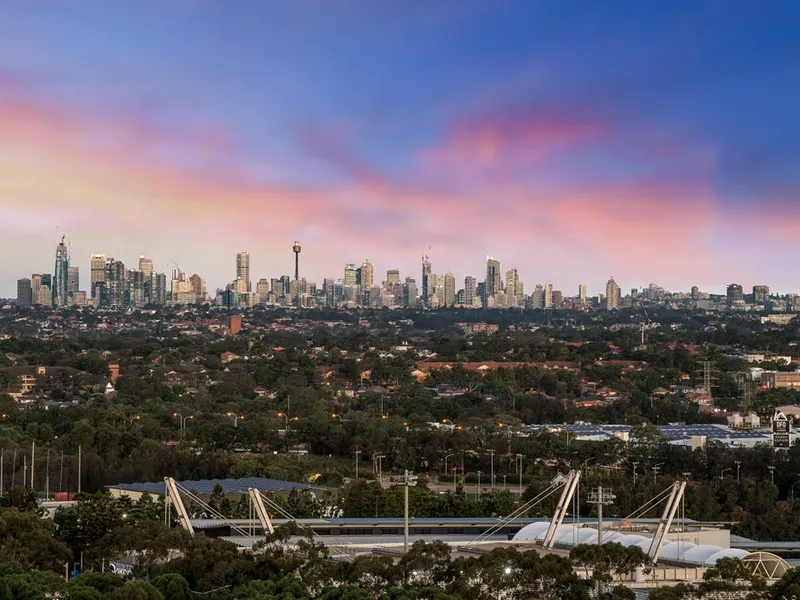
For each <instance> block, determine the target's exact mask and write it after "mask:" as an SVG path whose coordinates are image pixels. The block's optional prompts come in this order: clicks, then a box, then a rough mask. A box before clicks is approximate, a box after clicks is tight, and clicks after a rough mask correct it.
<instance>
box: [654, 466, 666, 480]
mask: <svg viewBox="0 0 800 600" xmlns="http://www.w3.org/2000/svg"><path fill="white" fill-rule="evenodd" d="M663 464H664V463H658V464H657V465H656V466H655V467H653V481H654V482H655V481H656V479H657V478H658V472H659V471H660V470H661V465H663Z"/></svg>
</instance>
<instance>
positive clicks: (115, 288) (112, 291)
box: [101, 258, 127, 306]
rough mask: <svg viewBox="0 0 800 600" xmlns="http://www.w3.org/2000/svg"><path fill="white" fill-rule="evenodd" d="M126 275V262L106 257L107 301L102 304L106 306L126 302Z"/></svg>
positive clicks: (119, 304) (120, 304)
mask: <svg viewBox="0 0 800 600" xmlns="http://www.w3.org/2000/svg"><path fill="white" fill-rule="evenodd" d="M126 276H127V271H126V270H125V263H123V262H122V261H120V260H114V259H113V258H106V283H105V287H106V289H105V293H106V294H107V299H106V300H105V303H101V304H103V305H104V306H122V305H123V304H124V296H125V278H126ZM101 299H102V298H101Z"/></svg>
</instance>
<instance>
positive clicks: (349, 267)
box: [344, 263, 358, 286]
mask: <svg viewBox="0 0 800 600" xmlns="http://www.w3.org/2000/svg"><path fill="white" fill-rule="evenodd" d="M344 284H345V285H349V286H354V285H358V269H357V268H356V266H355V265H354V264H353V263H347V264H346V265H345V266H344Z"/></svg>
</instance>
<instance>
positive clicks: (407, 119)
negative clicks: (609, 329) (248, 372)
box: [0, 0, 800, 297]
mask: <svg viewBox="0 0 800 600" xmlns="http://www.w3.org/2000/svg"><path fill="white" fill-rule="evenodd" d="M600 7H602V8H600ZM798 23H800V3H797V2H794V1H785V2H778V1H776V2H770V1H756V0H753V1H751V2H744V1H738V0H720V1H717V2H701V1H699V0H694V1H688V2H682V1H671V2H647V1H645V2H630V1H625V2H622V1H620V2H615V1H609V2H602V3H598V2H596V1H585V2H577V1H570V0H554V1H552V2H538V1H535V0H524V1H519V2H515V1H512V0H507V1H506V0H501V1H498V0H487V1H485V2H483V1H474V0H437V1H435V2H431V1H425V0H404V1H397V2H390V1H388V0H387V1H377V2H376V1H364V2H355V1H350V0H319V1H312V0H287V1H272V0H225V1H222V0H159V1H155V0H152V1H151V0H136V1H126V2H123V1H117V0H94V1H90V0H85V1H74V0H60V1H58V2H56V1H46V0H7V1H4V2H3V3H2V5H0V208H1V212H0V215H1V216H0V252H2V256H3V257H4V258H3V260H2V262H0V296H9V297H10V296H15V295H16V280H17V279H18V278H20V277H26V276H27V277H29V276H30V274H31V273H34V272H36V273H41V272H47V273H50V272H52V271H53V259H54V253H55V246H56V243H57V241H58V239H59V238H60V236H61V235H62V234H65V235H66V236H67V239H68V240H69V242H70V244H71V252H72V262H73V264H77V265H78V266H79V267H80V268H81V288H82V289H88V276H89V272H88V266H89V260H88V259H89V255H90V254H91V253H95V252H96V253H104V254H106V255H108V256H113V257H114V258H116V259H118V260H122V261H124V262H125V263H126V264H127V265H129V266H131V267H135V266H136V263H137V261H138V256H139V255H140V254H145V255H147V256H149V257H152V258H153V260H154V261H155V266H156V269H157V270H160V271H166V272H169V271H170V270H171V268H172V265H173V263H178V264H179V265H180V266H181V268H182V269H183V270H185V271H186V272H187V273H188V274H192V273H195V272H197V273H199V274H200V275H201V276H203V277H204V278H205V279H206V280H207V282H208V287H209V291H210V292H211V293H212V294H213V290H214V289H215V288H217V287H224V285H225V284H226V283H229V282H230V281H231V280H232V279H233V278H234V277H235V254H236V252H237V251H241V250H246V251H249V252H250V254H251V272H252V276H253V279H254V280H256V281H257V280H258V279H259V278H261V277H267V278H269V277H277V276H280V275H283V274H290V273H291V272H292V271H293V255H292V252H291V246H292V242H293V240H295V239H297V240H300V241H301V243H302V245H303V251H302V254H301V257H300V260H301V275H303V276H305V277H307V278H309V279H313V280H316V281H317V282H318V284H321V282H322V279H323V278H324V277H336V278H341V277H342V275H343V270H344V264H345V263H347V262H355V263H361V262H362V261H363V260H364V259H365V258H368V259H370V260H371V261H372V262H373V263H374V265H375V272H376V276H375V279H376V281H378V282H380V281H381V280H383V279H384V278H385V277H384V276H385V272H386V269H390V268H399V269H400V270H401V275H402V276H403V277H405V276H407V275H411V276H414V277H416V278H417V281H418V283H419V280H420V266H419V265H420V256H421V255H422V254H423V253H426V254H429V255H430V257H431V261H432V263H433V270H434V272H437V273H444V272H446V271H448V270H450V271H452V272H453V273H454V274H455V276H456V278H457V280H459V287H462V284H463V277H464V275H466V274H472V275H476V276H477V277H478V279H479V280H483V278H484V275H485V268H484V260H485V257H486V255H487V254H491V255H493V256H495V257H497V258H498V259H500V260H501V262H502V267H503V270H504V271H505V270H506V269H508V268H511V267H516V268H517V269H518V270H519V272H520V277H521V279H522V280H523V281H524V282H525V287H526V291H528V292H529V291H531V290H532V289H533V286H534V284H536V283H553V284H554V286H555V288H556V289H562V290H563V291H564V293H565V294H566V295H573V294H575V293H577V287H578V284H579V283H581V282H585V283H587V284H588V286H589V292H590V294H596V293H598V292H600V291H604V286H605V282H606V280H607V279H608V278H609V277H610V276H614V277H615V279H616V280H617V281H618V282H619V284H620V286H621V287H622V289H623V290H628V289H629V288H631V287H641V286H645V285H647V284H648V283H650V282H651V281H654V282H656V283H658V284H660V285H662V286H664V287H667V288H671V289H685V290H687V291H688V288H689V287H690V286H692V285H699V286H700V287H701V289H705V290H710V291H716V292H719V291H723V290H724V287H725V285H726V284H727V283H730V282H732V281H736V282H739V283H741V284H743V285H744V286H746V287H749V286H752V285H753V284H756V283H764V284H768V285H770V286H771V287H772V289H773V290H775V291H779V292H789V291H795V292H800V278H799V277H798V276H797V275H796V273H797V272H798V268H797V266H796V264H797V260H798V257H800V193H798V190H800V117H799V116H798V113H800V36H798V33H797V31H798V30H797V25H798Z"/></svg>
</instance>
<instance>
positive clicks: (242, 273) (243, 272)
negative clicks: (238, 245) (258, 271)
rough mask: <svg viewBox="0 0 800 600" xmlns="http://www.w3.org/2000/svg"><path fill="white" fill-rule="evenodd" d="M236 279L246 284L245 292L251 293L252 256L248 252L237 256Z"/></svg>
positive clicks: (244, 286) (243, 287)
mask: <svg viewBox="0 0 800 600" xmlns="http://www.w3.org/2000/svg"><path fill="white" fill-rule="evenodd" d="M236 279H237V280H238V281H244V282H245V283H244V285H243V286H242V289H244V291H246V292H249V291H250V285H251V284H250V254H249V253H248V252H239V253H237V254H236Z"/></svg>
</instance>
